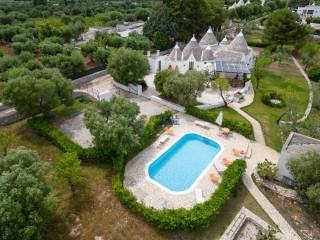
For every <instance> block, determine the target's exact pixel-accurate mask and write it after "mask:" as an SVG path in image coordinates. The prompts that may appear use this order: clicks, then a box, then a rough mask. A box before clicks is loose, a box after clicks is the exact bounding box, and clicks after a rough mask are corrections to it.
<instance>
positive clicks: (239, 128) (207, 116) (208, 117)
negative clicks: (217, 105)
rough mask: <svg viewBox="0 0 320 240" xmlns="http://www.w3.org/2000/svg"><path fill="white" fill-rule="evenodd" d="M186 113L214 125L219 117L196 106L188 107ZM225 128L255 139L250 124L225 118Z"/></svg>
mask: <svg viewBox="0 0 320 240" xmlns="http://www.w3.org/2000/svg"><path fill="white" fill-rule="evenodd" d="M186 112H187V113H188V114H190V115H192V116H195V117H197V118H200V119H202V120H204V121H207V122H210V123H214V124H215V122H214V121H215V119H216V118H217V117H218V113H217V112H213V111H210V110H201V109H198V108H196V107H194V106H191V107H187V108H186ZM222 126H223V127H227V128H230V129H231V130H233V131H235V132H238V133H240V134H242V135H243V136H245V137H247V138H250V139H253V129H252V126H251V125H250V124H249V123H241V122H238V121H237V120H233V119H228V118H226V117H224V118H223V122H222Z"/></svg>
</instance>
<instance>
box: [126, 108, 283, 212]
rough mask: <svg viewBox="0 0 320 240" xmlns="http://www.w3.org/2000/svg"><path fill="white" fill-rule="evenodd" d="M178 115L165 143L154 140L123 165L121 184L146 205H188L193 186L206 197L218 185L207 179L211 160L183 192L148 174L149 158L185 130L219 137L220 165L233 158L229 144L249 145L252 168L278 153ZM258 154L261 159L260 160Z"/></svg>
mask: <svg viewBox="0 0 320 240" xmlns="http://www.w3.org/2000/svg"><path fill="white" fill-rule="evenodd" d="M178 116H179V119H180V124H179V125H174V126H173V133H174V135H173V136H169V137H170V139H169V141H168V142H167V143H166V144H165V145H164V146H162V147H161V148H159V147H158V145H159V143H158V142H157V141H156V142H155V143H154V144H153V145H151V146H150V147H148V148H146V149H145V150H144V151H142V152H141V153H139V154H138V155H137V156H136V157H134V158H133V159H131V160H130V161H129V162H128V163H127V165H126V169H125V178H124V185H125V186H126V187H127V188H128V189H129V190H130V191H132V193H133V194H134V195H135V197H136V198H137V199H138V201H140V202H141V203H144V204H145V205H146V206H149V207H154V208H157V209H164V208H169V209H177V208H188V209H190V208H192V207H193V206H194V205H195V204H196V194H195V189H197V188H198V189H201V190H202V192H203V197H204V199H205V200H208V199H209V198H210V196H211V195H212V194H213V192H214V191H215V190H216V189H217V187H218V185H217V184H215V183H213V182H212V181H211V180H210V179H209V174H210V173H215V174H218V172H217V170H216V168H215V166H214V164H213V163H211V164H210V167H209V169H208V170H207V171H206V172H205V174H204V175H202V176H201V177H200V178H201V179H199V181H198V182H197V184H196V186H194V187H193V188H192V189H191V191H187V192H183V193H178V194H177V193H171V192H168V191H166V190H165V189H163V188H161V187H159V186H158V185H156V184H155V183H154V182H152V181H151V180H150V178H148V176H147V171H146V167H147V165H148V163H150V162H152V161H153V160H154V159H155V158H156V157H157V156H159V155H160V154H161V153H162V152H164V151H165V150H166V149H167V147H168V146H170V145H171V144H173V143H174V142H175V141H177V140H178V139H179V138H180V137H181V136H182V135H184V134H185V133H188V132H195V133H198V134H201V135H204V136H206V137H209V138H213V139H215V140H217V141H219V142H220V143H221V144H222V145H223V147H224V150H223V152H222V154H221V155H220V157H219V158H218V159H217V160H216V161H219V162H220V163H221V165H222V162H221V161H222V159H223V158H225V157H226V158H227V159H229V160H235V159H236V158H237V157H235V156H233V155H232V148H239V149H243V150H246V148H247V146H248V144H251V145H252V150H253V152H252V156H251V158H250V159H247V164H248V169H253V168H254V167H255V166H256V165H257V163H258V162H261V161H262V160H264V158H267V159H268V160H270V161H272V162H276V161H277V159H278V158H279V154H278V153H277V152H276V151H274V150H272V149H270V148H268V147H266V146H264V145H262V144H259V143H256V142H251V141H249V140H248V139H246V138H245V137H243V136H241V135H239V134H236V133H233V134H232V136H230V137H223V136H219V128H218V127H217V126H215V125H213V124H209V129H204V128H201V127H199V126H197V125H195V123H194V122H195V121H196V120H197V119H196V118H194V117H192V116H189V115H186V114H183V113H179V114H178ZM261 158H263V159H262V160H261ZM220 163H219V164H220Z"/></svg>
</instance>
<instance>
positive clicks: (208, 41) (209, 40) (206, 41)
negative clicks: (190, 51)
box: [199, 27, 218, 48]
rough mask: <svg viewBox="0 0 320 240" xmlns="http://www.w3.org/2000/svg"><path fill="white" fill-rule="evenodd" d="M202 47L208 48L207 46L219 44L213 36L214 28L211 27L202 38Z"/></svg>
mask: <svg viewBox="0 0 320 240" xmlns="http://www.w3.org/2000/svg"><path fill="white" fill-rule="evenodd" d="M199 44H200V46H201V47H203V48H206V47H207V46H213V45H216V44H218V41H217V39H216V37H215V36H214V34H213V31H212V28H211V27H209V29H208V31H207V33H206V34H205V35H204V36H203V37H202V39H201V41H200V43H199Z"/></svg>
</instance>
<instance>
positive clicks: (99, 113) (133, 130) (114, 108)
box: [85, 97, 144, 160]
mask: <svg viewBox="0 0 320 240" xmlns="http://www.w3.org/2000/svg"><path fill="white" fill-rule="evenodd" d="M139 113H140V110H139V106H138V105H137V104H136V103H134V102H131V101H129V100H128V99H126V98H123V97H113V98H112V99H111V100H110V101H99V102H97V103H96V104H95V106H94V107H91V108H89V109H88V110H87V111H86V112H85V124H86V127H87V128H88V129H89V130H90V132H91V134H92V135H93V137H94V138H93V142H94V144H95V146H96V147H97V149H99V151H100V152H101V153H102V154H104V155H106V156H109V157H111V158H113V159H114V160H115V159H123V157H124V156H125V155H127V154H128V153H130V151H131V150H132V149H134V148H135V147H137V146H139V138H140V136H141V134H142V131H143V121H144V118H142V117H138V115H139Z"/></svg>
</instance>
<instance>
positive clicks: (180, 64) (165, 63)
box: [148, 56, 215, 73]
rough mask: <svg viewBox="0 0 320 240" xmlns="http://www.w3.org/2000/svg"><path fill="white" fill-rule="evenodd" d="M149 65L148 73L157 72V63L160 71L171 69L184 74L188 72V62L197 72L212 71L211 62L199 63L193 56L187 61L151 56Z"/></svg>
mask: <svg viewBox="0 0 320 240" xmlns="http://www.w3.org/2000/svg"><path fill="white" fill-rule="evenodd" d="M148 61H149V65H150V73H157V72H159V61H160V62H161V70H165V69H168V68H170V67H171V69H172V70H175V69H177V70H179V72H180V73H186V72H187V71H188V70H189V64H190V62H193V63H194V70H197V71H214V70H215V69H214V63H213V62H201V61H196V60H195V58H194V57H193V56H191V57H190V58H189V60H184V61H172V60H169V59H168V57H167V56H157V57H155V56H152V57H148Z"/></svg>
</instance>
